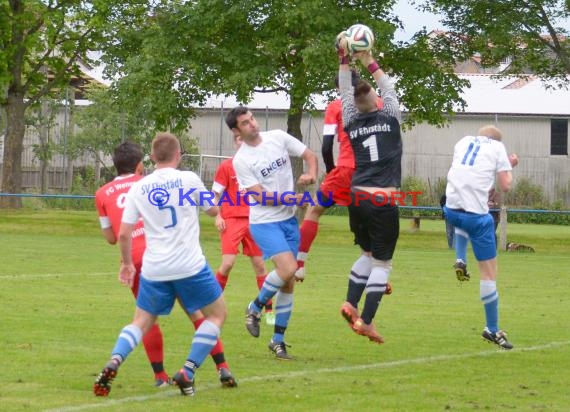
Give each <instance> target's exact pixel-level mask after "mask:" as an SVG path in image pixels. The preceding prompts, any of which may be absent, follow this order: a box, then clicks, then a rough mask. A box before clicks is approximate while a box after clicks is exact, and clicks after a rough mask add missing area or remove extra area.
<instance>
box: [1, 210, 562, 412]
mask: <svg viewBox="0 0 570 412" xmlns="http://www.w3.org/2000/svg"><path fill="white" fill-rule="evenodd" d="M202 228H203V229H202V245H203V248H204V251H205V254H206V256H207V258H208V259H209V262H210V264H211V265H212V267H213V268H214V270H215V269H216V267H217V265H218V264H219V262H220V255H219V241H218V238H217V235H216V233H215V230H214V226H213V220H212V219H209V218H208V217H206V216H204V217H203V218H202ZM508 233H509V241H514V242H517V243H524V244H528V245H531V246H533V247H534V248H535V250H536V253H506V252H501V253H500V255H499V282H498V286H499V294H500V326H501V327H502V328H503V329H505V330H506V331H507V332H508V333H509V338H510V340H511V341H512V342H513V344H514V345H515V349H514V350H512V351H508V352H507V351H500V350H498V349H496V347H495V346H492V345H489V344H487V343H485V342H483V341H482V340H481V338H480V333H481V331H482V329H483V326H484V317H483V308H482V305H481V303H480V301H479V286H478V280H477V275H478V270H477V268H476V266H475V265H474V264H473V263H474V259H473V257H472V254H470V255H469V259H470V260H469V266H470V271H471V272H472V280H471V281H470V282H467V283H463V284H459V283H458V282H457V281H456V280H455V275H454V272H453V269H452V267H451V265H452V264H453V262H454V254H453V252H452V251H450V250H448V249H447V243H446V239H445V228H444V223H443V221H426V222H423V221H422V226H421V230H420V231H418V232H412V231H410V230H409V221H407V220H402V229H401V236H400V240H399V242H398V247H397V250H396V255H395V257H394V270H393V273H392V277H391V281H392V284H393V286H394V294H393V295H391V296H387V297H385V298H384V299H383V300H382V303H381V306H380V310H379V312H378V316H377V318H376V320H375V322H376V324H377V326H378V329H379V331H380V333H381V334H382V335H383V336H384V337H385V339H386V343H385V344H384V345H381V346H379V345H375V344H373V343H371V342H369V341H368V340H367V339H366V338H363V337H360V336H357V335H355V334H354V333H353V332H352V331H350V329H349V328H348V327H347V326H346V324H345V322H344V320H343V319H342V318H341V317H340V315H339V314H338V309H339V306H340V304H341V303H342V301H343V300H344V297H345V293H346V285H347V273H348V271H349V270H350V266H351V264H352V262H353V261H354V260H355V258H356V257H357V256H358V249H357V248H356V247H355V246H353V245H352V236H351V235H350V233H349V231H348V223H347V218H346V217H327V216H325V217H324V218H323V219H322V221H321V226H320V232H319V235H318V237H317V240H316V241H315V243H314V245H313V250H312V251H311V254H310V257H309V260H308V262H307V278H306V281H305V282H304V283H303V284H298V285H297V288H296V292H295V307H294V313H293V316H292V319H291V323H290V327H289V329H288V331H287V335H286V339H287V342H288V343H290V344H291V345H292V347H291V348H290V349H289V351H290V353H291V354H292V355H293V356H295V357H296V360H295V361H291V362H280V361H277V360H275V359H274V358H273V356H272V355H271V354H270V352H269V351H268V349H267V343H268V341H269V339H270V337H271V334H272V330H271V327H268V326H266V325H265V324H262V331H261V337H260V338H259V339H255V338H252V337H250V336H249V334H248V333H247V332H246V330H245V327H244V325H243V320H244V319H243V309H244V307H245V305H246V304H247V302H248V301H249V300H251V299H252V298H253V297H254V296H255V294H256V291H257V288H256V285H255V280H254V275H253V273H252V270H251V268H250V265H249V262H248V261H247V259H245V258H243V257H240V258H239V259H238V263H237V265H236V267H235V268H234V270H233V272H232V274H231V277H230V281H229V283H228V286H227V288H226V293H225V295H226V301H227V304H228V313H229V316H228V319H227V322H226V325H225V326H224V329H223V333H222V338H223V341H224V345H225V349H226V357H227V359H228V362H229V364H230V367H231V369H232V372H233V373H234V374H235V375H236V377H237V379H238V381H239V387H238V388H237V389H235V390H233V389H228V390H222V389H220V388H219V382H218V380H217V376H216V374H215V368H214V366H213V362H212V361H211V360H210V359H208V360H207V361H206V362H205V363H204V365H203V366H202V367H201V368H200V370H199V371H198V374H197V380H196V382H197V383H196V389H197V393H196V396H195V397H193V398H186V397H182V396H180V395H179V392H178V390H177V389H175V388H169V389H166V390H157V389H155V388H153V386H152V384H153V379H152V378H153V377H152V373H151V369H150V366H149V365H148V362H147V360H146V356H145V354H144V350H143V348H142V347H139V348H137V350H136V351H135V352H134V353H133V354H132V355H131V356H130V357H129V358H128V360H127V362H126V363H125V364H124V365H123V366H122V367H121V369H120V372H119V375H118V377H117V379H116V380H115V382H114V384H113V390H112V391H111V394H110V396H109V398H103V399H101V398H95V397H94V396H93V393H92V384H93V381H94V379H95V376H96V374H97V373H98V372H99V371H100V369H101V368H102V367H103V365H104V364H105V362H106V361H107V359H108V357H109V355H110V351H111V349H112V347H113V344H114V342H115V339H116V337H117V333H118V332H119V330H120V329H121V328H122V327H123V326H124V325H125V324H127V323H129V322H130V320H131V317H132V314H133V311H134V299H133V297H132V295H131V293H130V290H128V289H126V288H124V287H122V286H121V285H120V284H119V283H118V281H117V269H118V259H119V258H118V249H117V248H116V247H111V246H109V245H107V244H106V242H105V241H104V240H103V238H102V237H101V235H100V233H99V228H98V221H97V216H96V213H95V212H94V211H93V212H69V211H65V212H63V211H38V212H35V211H29V210H24V211H16V212H6V211H3V212H2V215H0V251H1V252H0V256H1V264H0V282H1V286H0V311H1V313H2V316H1V317H0V350H1V354H2V356H1V359H2V368H1V373H0V409H1V410H3V411H4V410H5V411H37V410H51V411H55V410H59V411H86V410H104V409H106V410H114V411H129V412H132V411H149V410H150V411H152V410H170V409H175V408H176V409H179V408H189V409H193V410H200V411H217V410H220V411H221V410H223V411H242V410H260V411H308V410H314V411H353V410H354V411H357V410H358V411H378V410H386V411H443V410H455V411H468V410H481V409H482V410H519V411H567V410H568V405H570V392H569V391H568V388H567V381H568V370H569V369H570V330H569V328H568V314H569V313H570V303H569V302H570V300H569V299H568V290H569V284H570V282H569V278H568V275H569V269H570V256H569V255H568V251H569V250H570V228H568V227H564V226H535V225H514V224H512V225H509V227H508ZM161 326H162V328H163V332H164V337H165V366H166V368H167V370H168V371H169V372H170V373H172V374H173V373H174V371H175V370H176V369H178V368H180V366H181V365H182V362H183V361H184V359H185V357H186V355H187V353H188V348H189V344H190V341H191V334H192V327H191V325H190V323H189V322H188V321H187V319H186V318H185V316H184V315H183V313H182V311H181V310H180V308H175V309H174V310H173V313H172V314H171V316H169V317H166V318H163V319H161ZM141 346H142V345H141Z"/></svg>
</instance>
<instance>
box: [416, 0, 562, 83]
mask: <svg viewBox="0 0 570 412" xmlns="http://www.w3.org/2000/svg"><path fill="white" fill-rule="evenodd" d="M426 7H427V8H428V9H429V10H431V11H433V12H436V13H440V14H441V15H442V16H444V18H443V20H442V23H443V24H444V25H445V26H446V27H448V28H449V29H450V33H449V34H450V35H449V39H451V40H452V41H453V42H454V43H455V47H456V48H457V50H458V51H460V52H461V53H462V55H463V57H470V56H472V55H473V53H480V54H481V58H482V64H483V65H485V66H496V65H498V64H499V63H500V62H501V60H503V59H506V58H509V59H512V63H511V64H510V66H509V67H508V69H507V71H505V72H504V73H503V74H505V75H509V74H515V75H518V74H521V73H529V72H531V73H533V74H536V75H537V76H539V77H542V78H544V79H550V80H553V81H554V82H555V83H556V84H557V85H559V86H561V85H564V84H566V85H568V84H569V83H570V77H568V75H570V33H569V30H568V29H565V28H564V26H562V23H563V22H564V21H566V22H567V21H568V19H570V2H569V1H568V0H555V1H538V0H509V1H506V0H501V1H485V0H473V1H461V0H430V1H428V2H427V5H426Z"/></svg>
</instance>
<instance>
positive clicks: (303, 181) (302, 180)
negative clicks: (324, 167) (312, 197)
mask: <svg viewBox="0 0 570 412" xmlns="http://www.w3.org/2000/svg"><path fill="white" fill-rule="evenodd" d="M316 181H317V179H316V178H315V176H313V175H310V174H308V173H303V174H302V175H301V176H299V179H297V184H298V185H305V186H306V185H312V184H313V183H315V182H316Z"/></svg>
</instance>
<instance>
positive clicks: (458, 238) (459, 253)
mask: <svg viewBox="0 0 570 412" xmlns="http://www.w3.org/2000/svg"><path fill="white" fill-rule="evenodd" d="M454 239H455V258H456V259H461V260H462V261H463V262H464V263H467V242H469V237H468V235H467V233H466V232H464V231H463V230H461V229H459V228H455V237H454Z"/></svg>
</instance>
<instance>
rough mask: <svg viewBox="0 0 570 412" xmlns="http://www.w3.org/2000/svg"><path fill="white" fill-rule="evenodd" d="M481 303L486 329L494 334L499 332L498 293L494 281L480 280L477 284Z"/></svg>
mask: <svg viewBox="0 0 570 412" xmlns="http://www.w3.org/2000/svg"><path fill="white" fill-rule="evenodd" d="M479 290H480V295H481V301H482V302H483V307H484V308H485V319H486V321H487V328H488V329H489V330H490V331H491V332H493V333H495V332H497V331H498V330H499V293H498V292H497V282H496V281H494V280H482V281H480V284H479Z"/></svg>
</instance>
